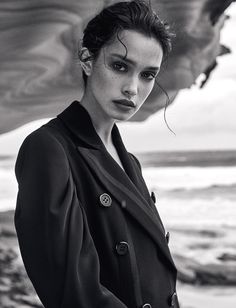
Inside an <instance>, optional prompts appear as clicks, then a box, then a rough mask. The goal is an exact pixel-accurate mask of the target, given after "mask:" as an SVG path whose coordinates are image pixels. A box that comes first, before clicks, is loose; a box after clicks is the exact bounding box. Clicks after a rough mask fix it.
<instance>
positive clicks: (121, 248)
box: [116, 242, 129, 256]
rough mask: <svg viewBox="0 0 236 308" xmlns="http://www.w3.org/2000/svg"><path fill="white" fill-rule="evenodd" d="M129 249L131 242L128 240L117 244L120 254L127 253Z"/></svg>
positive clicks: (117, 250)
mask: <svg viewBox="0 0 236 308" xmlns="http://www.w3.org/2000/svg"><path fill="white" fill-rule="evenodd" d="M128 250H129V244H128V243H127V242H120V243H118V244H117V245H116V252H117V254H118V255H120V256H124V255H126V254H127V252H128Z"/></svg>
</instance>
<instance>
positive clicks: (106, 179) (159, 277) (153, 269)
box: [15, 102, 178, 308]
mask: <svg viewBox="0 0 236 308" xmlns="http://www.w3.org/2000/svg"><path fill="white" fill-rule="evenodd" d="M112 138H113V142H114V145H115V147H116V149H117V151H118V154H119V156H120V159H121V161H122V164H123V166H124V168H125V172H124V170H122V168H121V167H120V166H119V165H118V164H117V163H116V161H115V160H114V159H113V158H112V157H111V156H110V154H109V153H108V152H107V151H106V148H105V147H104V145H103V143H102V141H101V139H100V138H99V136H98V135H97V133H96V131H95V129H94V127H93V124H92V121H91V118H90V116H89V114H88V113H87V111H86V110H85V109H84V108H83V107H82V106H81V105H80V104H79V103H78V102H73V103H72V104H71V105H70V106H69V107H68V108H67V109H66V110H64V111H63V112H62V113H61V114H60V115H58V117H57V118H56V119H53V120H51V121H50V122H49V123H47V124H46V125H44V126H42V127H41V128H39V129H38V130H36V131H35V132H33V133H32V134H30V135H29V136H28V137H27V138H26V140H25V141H24V143H23V145H22V146H21V149H20V151H19V154H18V158H17V162H16V177H17V180H18V183H19V192H18V198H17V207H16V213H15V225H16V230H17V235H18V240H19V245H20V249H21V254H22V257H23V261H24V264H25V267H26V270H27V273H28V275H29V277H30V279H31V281H32V283H33V285H34V287H35V289H36V292H37V294H38V296H39V298H40V299H41V301H42V303H43V305H44V306H45V308H95V307H97V308H125V307H129V308H140V307H144V308H148V307H149V308H150V307H152V308H167V307H178V300H177V296H176V293H175V284H176V268H175V265H174V263H173V260H172V258H171V255H170V252H169V248H168V244H167V240H166V236H165V230H164V227H163V225H162V222H161V220H160V217H159V215H158V212H157V210H156V207H155V205H154V203H153V201H152V199H151V198H150V195H149V192H148V189H147V187H146V185H145V182H144V180H143V177H142V174H141V170H140V164H139V162H138V161H137V159H136V158H135V157H134V156H133V155H132V154H130V153H128V152H127V151H126V149H125V147H124V145H123V143H122V140H121V137H120V134H119V131H118V128H117V126H116V125H114V127H113V129H112Z"/></svg>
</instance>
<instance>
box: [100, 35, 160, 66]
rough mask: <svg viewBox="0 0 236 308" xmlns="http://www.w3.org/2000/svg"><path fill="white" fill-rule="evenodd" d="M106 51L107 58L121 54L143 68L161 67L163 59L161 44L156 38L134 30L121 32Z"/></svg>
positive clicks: (105, 48) (106, 47)
mask: <svg viewBox="0 0 236 308" xmlns="http://www.w3.org/2000/svg"><path fill="white" fill-rule="evenodd" d="M104 51H105V54H106V56H109V55H112V54H119V55H121V56H123V57H127V58H128V59H130V60H132V61H133V62H135V63H137V65H139V66H143V67H156V66H157V67H160V66H161V61H162V57H163V51H162V47H161V44H160V43H159V42H158V41H157V40H156V39H155V38H153V37H148V36H146V35H144V34H142V33H139V32H136V31H133V30H123V31H121V32H120V33H119V34H118V36H116V37H115V39H114V40H113V41H112V42H111V43H110V44H108V45H107V46H105V47H104Z"/></svg>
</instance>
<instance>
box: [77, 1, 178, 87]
mask: <svg viewBox="0 0 236 308" xmlns="http://www.w3.org/2000/svg"><path fill="white" fill-rule="evenodd" d="M122 30H135V31H138V32H140V33H143V34H145V35H147V36H149V37H154V38H156V39H157V40H158V41H159V42H160V44H161V46H162V49H163V58H166V57H167V56H168V54H169V53H170V51H171V37H172V33H171V32H170V30H169V26H168V24H167V23H165V22H163V21H161V19H160V18H159V17H158V16H157V14H156V13H155V12H154V11H153V10H152V8H151V6H150V4H147V3H146V2H145V1H142V0H135V1H124V2H118V3H115V4H113V5H111V6H108V7H106V8H105V9H103V10H102V11H101V12H100V13H99V14H98V15H96V16H95V17H94V18H93V19H91V20H90V22H89V23H88V25H87V27H86V28H85V30H84V37H83V42H82V47H86V48H87V49H88V50H89V52H90V54H91V56H89V57H87V58H85V59H84V58H82V54H81V53H80V55H79V58H80V60H81V61H83V62H86V61H89V60H91V59H96V58H97V56H98V55H99V52H100V50H101V48H102V47H104V45H106V44H108V43H109V42H111V41H112V39H114V38H115V36H117V37H118V39H119V32H120V31H122ZM83 79H84V83H85V85H86V81H87V76H86V74H85V73H84V72H83Z"/></svg>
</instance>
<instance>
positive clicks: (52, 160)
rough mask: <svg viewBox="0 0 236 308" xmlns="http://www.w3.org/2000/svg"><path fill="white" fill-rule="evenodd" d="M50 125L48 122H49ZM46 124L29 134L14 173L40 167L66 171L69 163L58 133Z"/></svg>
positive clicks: (19, 154) (18, 157) (23, 144)
mask: <svg viewBox="0 0 236 308" xmlns="http://www.w3.org/2000/svg"><path fill="white" fill-rule="evenodd" d="M49 123H50V122H49ZM49 123H47V124H46V125H43V126H41V127H40V128H39V129H37V130H35V131H34V132H32V133H31V134H29V135H28V136H27V137H26V138H25V140H24V142H23V143H22V145H21V147H20V150H19V153H18V156H17V160H16V165H15V169H16V173H18V172H20V171H21V170H22V168H23V167H26V166H31V168H33V169H35V168H38V169H39V168H40V167H42V166H44V167H45V166H50V168H53V167H60V170H62V169H64V171H65V169H68V167H69V163H68V158H67V154H66V152H65V149H64V147H63V144H62V143H61V142H60V140H59V138H58V134H59V133H58V132H57V130H55V129H52V128H51V126H50V125H49Z"/></svg>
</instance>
